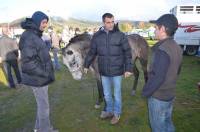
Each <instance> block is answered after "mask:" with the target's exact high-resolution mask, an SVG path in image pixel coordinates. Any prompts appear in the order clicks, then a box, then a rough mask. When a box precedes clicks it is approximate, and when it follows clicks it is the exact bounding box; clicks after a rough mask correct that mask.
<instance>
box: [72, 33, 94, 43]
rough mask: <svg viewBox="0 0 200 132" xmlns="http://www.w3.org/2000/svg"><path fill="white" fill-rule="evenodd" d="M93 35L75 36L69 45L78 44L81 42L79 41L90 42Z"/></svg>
mask: <svg viewBox="0 0 200 132" xmlns="http://www.w3.org/2000/svg"><path fill="white" fill-rule="evenodd" d="M91 37H92V36H91V35H89V34H87V33H83V34H79V35H76V36H74V37H73V38H71V39H70V40H69V44H71V43H76V42H79V41H85V40H90V39H91Z"/></svg>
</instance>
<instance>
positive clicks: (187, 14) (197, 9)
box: [170, 5, 200, 55]
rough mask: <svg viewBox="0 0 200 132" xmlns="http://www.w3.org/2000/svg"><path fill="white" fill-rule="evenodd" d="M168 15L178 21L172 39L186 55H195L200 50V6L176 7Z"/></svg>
mask: <svg viewBox="0 0 200 132" xmlns="http://www.w3.org/2000/svg"><path fill="white" fill-rule="evenodd" d="M170 13H172V14H174V15H175V16H176V17H177V19H178V21H179V27H178V29H177V31H176V33H175V35H174V39H175V40H176V42H177V43H178V44H179V45H181V47H182V48H183V49H184V51H185V52H186V53H187V54H188V55H195V54H197V53H198V50H199V48H200V5H178V6H176V7H174V8H172V9H171V10H170Z"/></svg>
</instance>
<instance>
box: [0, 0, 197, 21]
mask: <svg viewBox="0 0 200 132" xmlns="http://www.w3.org/2000/svg"><path fill="white" fill-rule="evenodd" d="M180 4H181V5H185V4H199V5H200V0H0V22H9V21H12V20H15V19H17V18H21V17H28V16H31V15H32V14H33V12H35V11H38V10H40V11H43V12H45V13H46V14H47V15H51V16H61V17H63V18H65V19H67V18H69V17H73V18H78V19H85V20H93V21H100V20H101V16H102V14H103V13H105V12H110V13H112V14H113V15H114V16H115V19H128V20H141V21H148V20H150V19H157V18H158V17H159V16H160V15H162V14H164V13H169V10H170V9H171V8H173V7H175V6H176V5H180Z"/></svg>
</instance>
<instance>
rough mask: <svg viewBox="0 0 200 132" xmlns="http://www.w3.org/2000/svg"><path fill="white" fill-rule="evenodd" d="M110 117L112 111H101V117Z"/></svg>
mask: <svg viewBox="0 0 200 132" xmlns="http://www.w3.org/2000/svg"><path fill="white" fill-rule="evenodd" d="M112 117H113V113H111V112H106V111H102V112H101V115H100V118H101V119H107V118H112Z"/></svg>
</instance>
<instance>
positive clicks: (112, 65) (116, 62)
mask: <svg viewBox="0 0 200 132" xmlns="http://www.w3.org/2000/svg"><path fill="white" fill-rule="evenodd" d="M96 56H97V57H98V67H99V72H100V74H101V75H103V76H110V77H112V76H120V75H122V74H123V73H124V72H125V71H129V72H132V70H133V65H132V55H131V48H130V46H129V43H128V39H127V37H126V35H125V34H124V33H122V32H120V31H118V30H116V29H114V30H113V31H110V32H108V33H107V32H105V31H104V30H103V29H100V30H99V31H98V32H97V33H95V34H94V36H93V38H92V40H91V47H90V50H89V52H88V54H87V56H86V59H85V63H84V67H85V68H89V66H90V64H91V63H92V62H93V60H94V59H95V57H96Z"/></svg>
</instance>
